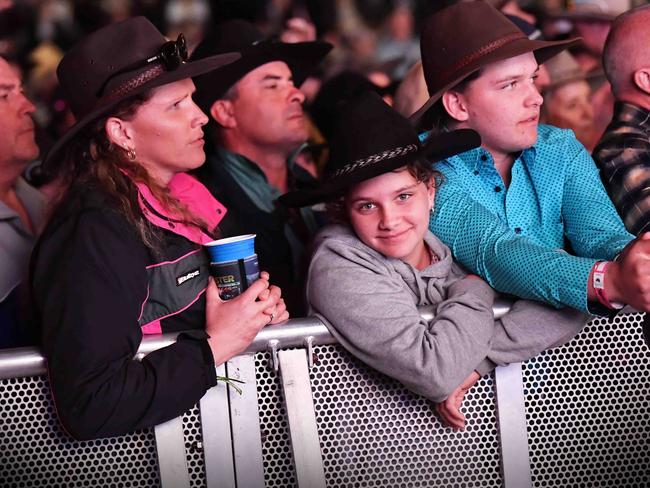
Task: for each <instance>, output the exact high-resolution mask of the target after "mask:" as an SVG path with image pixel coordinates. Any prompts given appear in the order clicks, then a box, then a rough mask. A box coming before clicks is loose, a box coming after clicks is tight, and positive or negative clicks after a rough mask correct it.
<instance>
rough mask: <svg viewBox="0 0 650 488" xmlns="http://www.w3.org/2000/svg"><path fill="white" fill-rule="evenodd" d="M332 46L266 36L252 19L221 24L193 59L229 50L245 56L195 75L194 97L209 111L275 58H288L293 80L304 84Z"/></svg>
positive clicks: (204, 40)
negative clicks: (213, 105)
mask: <svg viewBox="0 0 650 488" xmlns="http://www.w3.org/2000/svg"><path fill="white" fill-rule="evenodd" d="M331 49H332V45H331V44H329V43H327V42H321V41H311V42H296V43H287V42H280V41H276V40H271V39H266V38H265V37H264V35H263V34H262V33H261V32H260V31H259V30H257V28H256V27H255V26H254V25H253V24H251V23H250V22H246V21H245V20H240V19H236V20H229V21H227V22H224V23H222V24H219V25H217V26H216V27H215V28H214V29H213V30H212V32H210V34H208V35H207V36H206V37H205V39H203V41H201V43H200V44H199V45H198V46H197V47H196V49H195V50H194V52H193V53H192V56H191V58H190V59H191V60H197V61H198V60H201V59H202V58H205V57H206V56H213V55H215V54H221V53H225V52H231V51H238V52H240V53H241V55H242V56H241V59H240V60H239V61H237V62H235V63H232V64H231V65H229V66H228V67H227V69H222V70H219V74H218V75H216V76H214V75H213V74H212V73H210V74H206V75H203V76H199V77H197V78H195V80H194V83H195V84H196V93H195V94H194V100H195V102H196V103H197V105H198V106H199V107H200V108H201V110H203V111H204V112H206V113H209V112H210V107H211V106H212V104H213V103H214V101H215V100H217V99H219V98H220V97H221V96H223V94H224V93H226V91H227V90H228V88H230V87H231V86H233V85H234V84H235V83H237V82H238V81H239V80H240V79H241V78H242V77H243V76H244V75H246V73H249V72H250V71H252V70H254V69H255V68H257V67H258V66H262V65H263V64H266V63H270V62H271V61H284V62H285V63H287V65H288V66H289V68H290V69H291V73H292V74H293V82H294V84H295V85H296V86H300V85H301V84H302V82H303V81H305V79H306V78H307V76H308V75H309V74H310V73H311V72H312V71H313V70H314V69H315V68H316V66H317V65H318V63H320V61H321V60H322V59H323V58H324V57H325V56H326V55H327V53H328V52H330V50H331Z"/></svg>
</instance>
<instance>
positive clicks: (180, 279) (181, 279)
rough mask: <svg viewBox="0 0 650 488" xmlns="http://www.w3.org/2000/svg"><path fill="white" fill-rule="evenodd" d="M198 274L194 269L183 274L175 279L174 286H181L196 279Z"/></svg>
mask: <svg viewBox="0 0 650 488" xmlns="http://www.w3.org/2000/svg"><path fill="white" fill-rule="evenodd" d="M200 273H201V272H200V271H199V270H198V269H195V270H192V271H190V272H189V273H185V274H184V275H181V276H179V277H178V278H176V286H181V285H182V284H183V283H185V282H186V281H189V280H191V279H193V278H196V277H197V276H198V275H199V274H200Z"/></svg>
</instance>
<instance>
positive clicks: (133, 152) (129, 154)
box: [126, 147, 136, 161]
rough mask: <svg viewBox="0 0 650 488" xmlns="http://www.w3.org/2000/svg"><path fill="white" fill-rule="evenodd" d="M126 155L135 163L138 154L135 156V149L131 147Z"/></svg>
mask: <svg viewBox="0 0 650 488" xmlns="http://www.w3.org/2000/svg"><path fill="white" fill-rule="evenodd" d="M126 155H127V157H128V158H129V159H130V160H131V161H135V158H136V154H135V149H134V148H132V147H130V148H129V149H127V150H126Z"/></svg>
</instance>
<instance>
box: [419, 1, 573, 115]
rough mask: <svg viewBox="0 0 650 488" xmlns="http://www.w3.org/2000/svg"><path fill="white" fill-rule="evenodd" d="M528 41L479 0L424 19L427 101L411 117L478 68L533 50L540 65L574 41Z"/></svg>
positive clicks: (521, 33)
mask: <svg viewBox="0 0 650 488" xmlns="http://www.w3.org/2000/svg"><path fill="white" fill-rule="evenodd" d="M579 41H580V40H579V39H569V40H564V41H540V40H531V39H528V37H526V35H525V34H524V33H523V32H522V31H521V30H520V29H519V28H518V27H517V26H516V25H515V24H513V23H512V22H511V21H510V20H508V19H507V18H506V16H505V15H503V14H502V13H501V12H499V11H498V10H497V9H495V8H494V7H493V6H491V5H490V4H488V3H487V2H484V1H473V2H461V3H457V4H455V5H452V6H450V7H447V8H445V9H442V10H440V11H438V12H436V13H434V14H433V15H431V16H430V17H428V18H427V19H426V20H425V21H424V25H423V28H422V36H421V38H420V51H421V54H422V66H423V68H424V79H425V80H426V82H427V88H428V90H429V100H428V101H427V102H426V103H425V104H424V106H422V107H421V108H420V109H419V110H418V111H417V112H415V113H414V114H413V116H412V117H411V121H412V123H413V124H414V125H416V126H420V124H421V122H422V119H423V116H424V115H425V114H426V113H427V112H428V111H429V109H431V107H432V106H433V105H434V104H435V103H436V102H437V101H438V100H439V99H440V97H441V96H442V94H443V93H444V92H446V91H447V90H449V89H451V88H453V87H454V86H456V85H457V84H458V83H460V82H461V81H463V80H464V79H465V78H467V77H468V76H469V75H471V74H472V73H474V72H475V71H478V70H479V69H481V68H482V67H483V66H486V65H488V64H490V63H494V62H496V61H501V60H504V59H508V58H512V57H515V56H519V55H520V54H524V53H527V52H533V53H534V54H535V58H536V59H537V62H538V63H539V64H542V63H543V62H544V61H546V60H547V59H549V58H551V57H553V56H555V55H556V54H557V53H559V52H560V51H562V50H563V49H566V48H567V47H569V46H572V45H574V44H576V43H577V42H579Z"/></svg>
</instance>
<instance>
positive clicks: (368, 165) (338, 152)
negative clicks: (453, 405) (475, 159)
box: [279, 92, 481, 207]
mask: <svg viewBox="0 0 650 488" xmlns="http://www.w3.org/2000/svg"><path fill="white" fill-rule="evenodd" d="M480 144H481V138H480V137H479V135H478V133H477V132H475V131H473V130H471V129H459V130H454V131H450V132H443V133H442V134H440V135H439V136H432V137H429V138H428V139H427V141H426V142H425V143H424V144H422V143H420V139H419V138H418V135H417V133H416V132H415V129H414V128H413V126H412V125H411V124H410V122H409V121H408V119H407V118H405V117H404V116H402V115H401V114H399V113H398V112H396V111H395V110H394V109H393V108H392V107H390V106H389V105H388V104H387V103H386V102H384V100H383V99H382V98H381V97H380V96H379V95H378V94H377V93H375V92H365V93H363V94H362V95H360V96H359V97H357V98H356V99H353V100H351V101H350V102H348V103H346V104H345V105H344V106H343V108H342V109H341V111H340V112H339V114H338V119H337V123H336V125H335V128H334V132H333V135H332V138H331V139H330V141H329V146H330V159H329V161H328V163H327V165H326V167H325V177H324V179H323V181H322V182H321V183H320V184H319V186H318V187H317V188H315V189H312V190H297V191H292V192H289V193H285V194H284V195H282V196H281V197H280V198H279V201H280V203H282V204H284V205H287V206H289V207H303V206H305V205H312V204H314V203H318V202H322V201H326V200H329V199H331V198H335V197H337V196H338V195H340V194H341V192H342V191H345V190H346V189H348V188H350V187H351V186H353V185H355V184H357V183H359V182H361V181H365V180H369V179H370V178H374V177H375V176H379V175H382V174H384V173H388V172H389V171H394V170H396V169H398V168H401V167H402V166H405V165H406V164H408V163H409V162H411V161H414V160H416V159H417V158H427V159H428V160H429V161H431V162H434V161H438V160H440V159H445V158H448V157H449V156H453V155H454V154H458V153H461V152H465V151H468V150H470V149H473V148H475V147H478V146H479V145H480Z"/></svg>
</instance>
